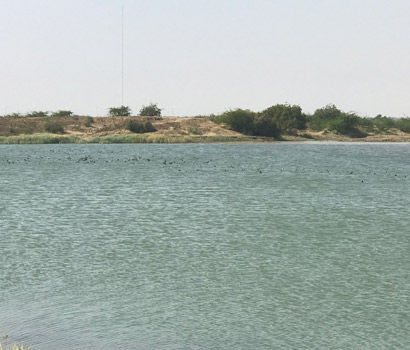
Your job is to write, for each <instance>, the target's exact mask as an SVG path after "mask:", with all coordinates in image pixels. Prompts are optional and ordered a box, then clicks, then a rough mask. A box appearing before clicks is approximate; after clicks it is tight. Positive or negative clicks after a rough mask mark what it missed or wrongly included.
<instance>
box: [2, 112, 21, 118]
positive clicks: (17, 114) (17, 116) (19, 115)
mask: <svg viewBox="0 0 410 350" xmlns="http://www.w3.org/2000/svg"><path fill="white" fill-rule="evenodd" d="M3 117H4V118H23V117H24V116H23V115H22V114H21V113H12V114H6V115H3Z"/></svg>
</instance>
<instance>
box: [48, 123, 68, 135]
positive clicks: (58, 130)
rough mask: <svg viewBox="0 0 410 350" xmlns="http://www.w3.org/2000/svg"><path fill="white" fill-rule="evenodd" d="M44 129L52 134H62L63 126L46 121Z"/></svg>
mask: <svg viewBox="0 0 410 350" xmlns="http://www.w3.org/2000/svg"><path fill="white" fill-rule="evenodd" d="M44 127H45V129H46V131H48V132H51V133H53V134H64V126H63V124H61V123H60V122H57V121H48V122H46V124H45V126H44Z"/></svg>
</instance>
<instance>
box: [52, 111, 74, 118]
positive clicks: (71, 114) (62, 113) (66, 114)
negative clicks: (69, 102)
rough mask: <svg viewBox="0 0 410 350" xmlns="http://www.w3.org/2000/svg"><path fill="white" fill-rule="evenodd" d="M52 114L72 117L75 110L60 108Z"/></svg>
mask: <svg viewBox="0 0 410 350" xmlns="http://www.w3.org/2000/svg"><path fill="white" fill-rule="evenodd" d="M51 116H52V117H72V116H73V112H71V111H63V110H60V111H58V112H53V113H51Z"/></svg>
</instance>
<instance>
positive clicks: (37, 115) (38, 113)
mask: <svg viewBox="0 0 410 350" xmlns="http://www.w3.org/2000/svg"><path fill="white" fill-rule="evenodd" d="M24 117H26V118H45V117H48V112H43V111H35V112H31V113H27V114H25V115H24Z"/></svg>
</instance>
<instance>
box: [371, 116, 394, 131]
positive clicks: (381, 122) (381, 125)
mask: <svg viewBox="0 0 410 350" xmlns="http://www.w3.org/2000/svg"><path fill="white" fill-rule="evenodd" d="M373 125H374V126H375V127H376V128H377V129H378V130H380V131H387V130H389V129H392V128H394V126H395V125H394V120H393V118H389V117H386V116H382V115H381V114H378V115H377V116H375V117H374V118H373Z"/></svg>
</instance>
